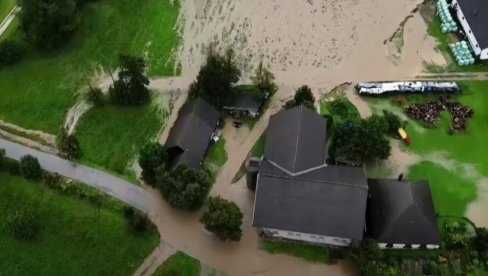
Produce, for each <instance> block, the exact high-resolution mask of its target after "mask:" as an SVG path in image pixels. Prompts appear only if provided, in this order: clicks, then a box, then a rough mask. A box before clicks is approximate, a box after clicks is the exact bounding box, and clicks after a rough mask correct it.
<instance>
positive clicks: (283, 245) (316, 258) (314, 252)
mask: <svg viewBox="0 0 488 276" xmlns="http://www.w3.org/2000/svg"><path fill="white" fill-rule="evenodd" d="M262 247H263V249H264V250H266V251H267V252H269V253H272V254H279V253H285V254H288V255H292V256H295V257H299V258H302V259H305V260H307V261H310V262H316V263H324V264H328V263H330V256H329V250H328V249H327V248H326V247H322V246H315V245H308V244H300V243H292V242H290V243H288V242H279V241H263V245H262Z"/></svg>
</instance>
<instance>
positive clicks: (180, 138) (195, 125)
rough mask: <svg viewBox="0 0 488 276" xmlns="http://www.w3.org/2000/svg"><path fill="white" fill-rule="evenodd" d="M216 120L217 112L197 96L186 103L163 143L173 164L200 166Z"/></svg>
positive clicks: (217, 117) (215, 125)
mask: <svg viewBox="0 0 488 276" xmlns="http://www.w3.org/2000/svg"><path fill="white" fill-rule="evenodd" d="M218 121H219V112H218V111H217V110H216V109H215V108H214V107H213V106H211V105H210V104H208V103H207V102H205V101H204V100H202V99H200V98H198V99H195V100H193V101H191V102H189V103H186V104H185V105H184V106H183V107H182V108H181V110H180V112H179V114H178V119H177V120H176V122H175V124H174V126H173V128H172V129H171V131H170V133H169V136H168V139H167V140H166V143H165V148H166V149H167V150H168V152H169V153H170V157H171V158H172V159H173V165H176V164H180V163H185V164H187V165H188V166H189V167H191V168H198V167H200V165H201V163H202V161H203V159H204V157H205V154H206V152H207V149H208V146H209V144H210V142H211V139H212V137H213V135H214V133H215V130H216V128H217V124H218Z"/></svg>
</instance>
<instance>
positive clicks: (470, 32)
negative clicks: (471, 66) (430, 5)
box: [451, 0, 488, 60]
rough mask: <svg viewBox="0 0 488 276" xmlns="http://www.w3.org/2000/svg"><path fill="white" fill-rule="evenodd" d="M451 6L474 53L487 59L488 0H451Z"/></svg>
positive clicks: (480, 57) (482, 58)
mask: <svg viewBox="0 0 488 276" xmlns="http://www.w3.org/2000/svg"><path fill="white" fill-rule="evenodd" d="M451 7H452V9H453V10H454V12H455V14H456V17H457V18H458V20H459V22H460V23H461V25H462V27H463V30H464V34H465V35H466V37H467V38H468V41H469V44H470V45H471V48H472V49H473V51H474V53H475V55H476V56H478V58H479V59H481V60H488V1H486V0H453V1H452V3H451Z"/></svg>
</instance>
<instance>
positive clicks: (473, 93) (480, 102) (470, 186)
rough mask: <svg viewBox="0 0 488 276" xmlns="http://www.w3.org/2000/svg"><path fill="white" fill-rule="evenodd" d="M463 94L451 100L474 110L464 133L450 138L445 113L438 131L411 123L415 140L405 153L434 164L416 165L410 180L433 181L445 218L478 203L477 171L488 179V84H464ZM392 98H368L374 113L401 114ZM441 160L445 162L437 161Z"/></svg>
mask: <svg viewBox="0 0 488 276" xmlns="http://www.w3.org/2000/svg"><path fill="white" fill-rule="evenodd" d="M460 85H461V86H462V87H463V93H462V94H461V95H460V96H457V97H454V98H453V99H452V100H455V101H459V102H461V103H462V104H464V105H467V106H470V107H471V108H473V109H474V116H473V118H472V119H470V120H469V121H468V129H467V131H466V132H465V133H458V134H454V135H449V134H448V133H447V130H448V128H449V125H450V121H451V118H450V115H449V114H448V113H447V112H443V113H442V114H441V115H442V116H441V119H440V122H439V126H438V127H437V128H425V127H423V126H422V125H421V123H419V122H416V121H413V120H410V119H409V120H408V124H407V126H406V128H405V129H406V131H407V133H408V135H409V136H410V138H411V140H412V144H411V145H410V146H409V147H406V146H403V145H402V149H403V150H405V151H410V152H412V153H415V154H418V155H420V157H421V158H426V159H429V160H432V159H436V158H437V160H432V161H435V162H434V163H433V162H421V163H418V164H415V165H414V166H413V167H412V168H411V169H410V172H409V178H412V179H428V180H429V181H430V185H431V189H432V193H433V197H434V203H435V205H436V210H437V212H438V213H440V214H442V215H453V216H463V215H464V214H465V211H466V208H467V206H468V204H469V203H470V202H472V201H474V200H476V198H477V196H476V194H477V189H478V187H477V184H478V183H477V181H476V178H477V177H478V176H476V175H472V172H470V169H472V168H474V169H475V171H477V172H478V174H479V175H481V176H482V177H487V176H488V147H486V146H485V142H486V141H487V140H488V120H487V118H488V94H487V93H486V92H487V91H488V81H470V82H461V83H460ZM430 98H431V97H425V96H423V97H422V96H413V97H407V98H406V99H407V101H408V102H409V103H415V102H422V101H426V100H428V99H430ZM391 99H392V98H378V99H377V98H374V99H370V98H368V99H367V100H368V103H369V104H370V106H371V107H372V110H373V111H374V112H375V113H379V112H381V110H382V109H388V110H390V111H393V112H395V113H397V114H402V109H401V108H400V107H398V106H395V105H393V104H392V103H391ZM438 158H442V160H438Z"/></svg>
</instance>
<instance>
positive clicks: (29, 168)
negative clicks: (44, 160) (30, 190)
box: [20, 155, 42, 180]
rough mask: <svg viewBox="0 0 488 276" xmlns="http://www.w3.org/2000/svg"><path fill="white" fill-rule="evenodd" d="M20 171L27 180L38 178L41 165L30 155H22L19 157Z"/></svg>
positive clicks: (40, 173)
mask: <svg viewBox="0 0 488 276" xmlns="http://www.w3.org/2000/svg"><path fill="white" fill-rule="evenodd" d="M20 173H21V174H22V176H24V178H25V179H28V180H39V179H40V178H41V177H42V169H41V165H40V164H39V161H38V160H37V158H35V157H34V156H32V155H26V156H23V157H22V158H21V159H20Z"/></svg>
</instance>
